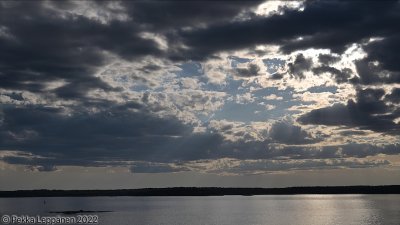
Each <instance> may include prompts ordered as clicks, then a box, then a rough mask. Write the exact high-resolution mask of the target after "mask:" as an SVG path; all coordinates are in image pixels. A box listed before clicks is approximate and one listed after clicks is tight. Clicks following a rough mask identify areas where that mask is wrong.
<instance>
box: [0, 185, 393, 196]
mask: <svg viewBox="0 0 400 225" xmlns="http://www.w3.org/2000/svg"><path fill="white" fill-rule="evenodd" d="M296 194H400V185H386V186H327V187H288V188H221V187H170V188H143V189H119V190H19V191H0V197H2V198H7V197H90V196H223V195H245V196H251V195H296Z"/></svg>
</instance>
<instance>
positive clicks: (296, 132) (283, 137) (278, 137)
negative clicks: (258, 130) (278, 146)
mask: <svg viewBox="0 0 400 225" xmlns="http://www.w3.org/2000/svg"><path fill="white" fill-rule="evenodd" d="M269 135H270V137H271V138H272V139H273V140H274V141H277V142H279V143H283V144H288V145H291V144H292V145H293V144H309V143H315V142H317V141H318V140H316V139H314V138H313V137H311V135H310V134H308V133H307V132H306V131H304V130H302V129H301V127H300V126H295V125H292V124H290V123H289V122H287V121H277V122H275V123H274V124H272V126H271V129H270V130H269Z"/></svg>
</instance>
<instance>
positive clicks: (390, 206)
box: [0, 195, 400, 225]
mask: <svg viewBox="0 0 400 225" xmlns="http://www.w3.org/2000/svg"><path fill="white" fill-rule="evenodd" d="M77 210H88V211H89V210H90V211H111V212H91V213H81V214H70V215H65V214H61V213H49V211H77ZM0 214H1V215H2V216H4V215H9V216H12V215H16V216H20V215H28V216H31V217H36V216H37V215H40V216H42V219H43V218H44V217H45V216H50V217H57V216H69V217H77V216H78V215H97V216H98V224H108V225H125V224H126V225H128V224H129V225H141V224H174V225H175V224H185V225H186V224H191V225H196V224H202V225H205V224H218V225H224V224H227V225H228V224H229V225H230V224H240V225H248V224H271V225H280V224H282V225H283V224H284V225H295V224H298V225H316V224H318V225H319V224H323V225H341V224H343V225H353V224H354V225H355V224H357V225H358V224H360V225H372V224H382V225H400V195H286V196H218V197H72V198H71V197H59V198H54V197H53V198H3V199H0ZM36 218H37V217H36ZM25 222H26V221H25ZM0 224H4V221H3V223H1V222H0ZM10 224H12V223H10ZM14 224H16V223H14ZM36 224H38V222H36ZM42 224H43V223H42Z"/></svg>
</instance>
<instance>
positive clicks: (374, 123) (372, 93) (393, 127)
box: [298, 88, 400, 134]
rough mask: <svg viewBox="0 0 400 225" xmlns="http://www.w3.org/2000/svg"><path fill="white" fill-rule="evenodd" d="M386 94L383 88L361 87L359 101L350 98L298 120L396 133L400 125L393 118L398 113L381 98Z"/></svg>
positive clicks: (316, 110)
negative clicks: (345, 102) (343, 102)
mask: <svg viewBox="0 0 400 225" xmlns="http://www.w3.org/2000/svg"><path fill="white" fill-rule="evenodd" d="M384 94H385V92H384V90H382V89H369V88H368V89H359V90H358V91H357V102H355V101H353V100H348V102H347V104H334V105H332V106H329V107H326V108H320V109H314V110H312V111H311V112H309V113H306V114H304V115H302V116H300V117H299V119H298V120H299V122H301V123H303V124H320V125H330V126H332V125H333V126H341V125H344V126H349V127H358V128H360V129H367V130H372V131H378V132H387V133H393V134H396V133H397V132H398V131H399V129H400V126H399V124H396V123H395V122H394V121H393V120H394V119H395V118H396V117H397V116H398V115H396V113H395V112H393V111H392V110H391V108H390V107H389V106H388V105H387V104H386V103H385V102H384V101H383V100H382V99H381V98H382V97H383V96H384Z"/></svg>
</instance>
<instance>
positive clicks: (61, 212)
mask: <svg viewBox="0 0 400 225" xmlns="http://www.w3.org/2000/svg"><path fill="white" fill-rule="evenodd" d="M103 212H112V211H90V210H77V211H50V212H49V213H57V214H66V215H71V214H79V213H103Z"/></svg>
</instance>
